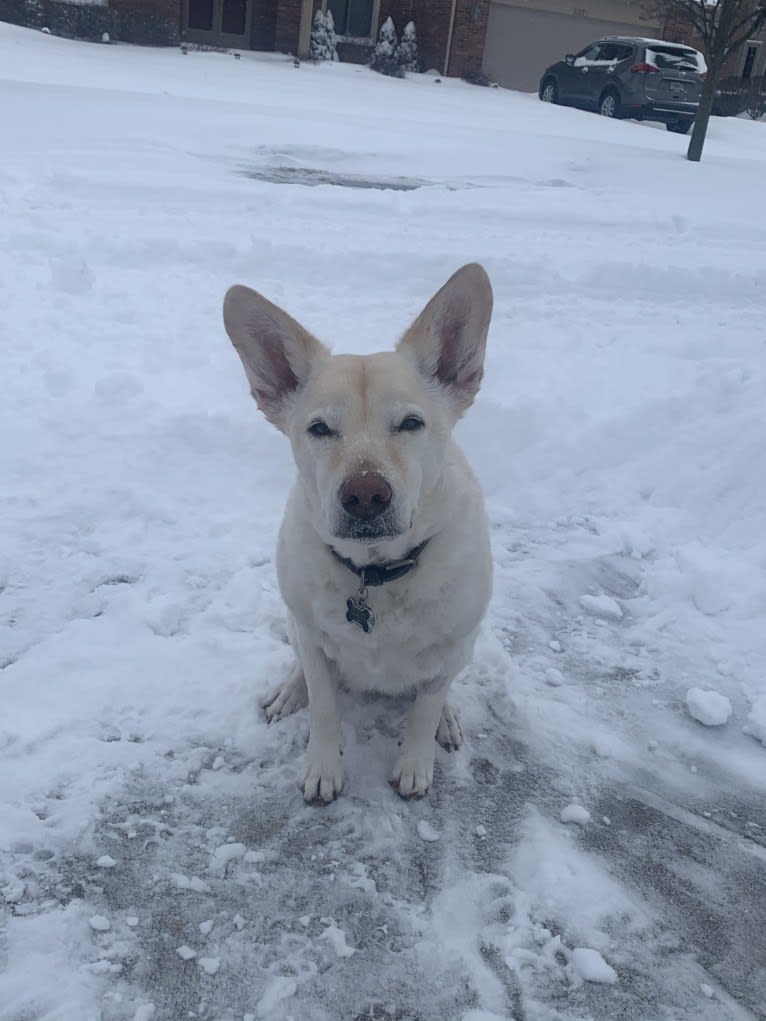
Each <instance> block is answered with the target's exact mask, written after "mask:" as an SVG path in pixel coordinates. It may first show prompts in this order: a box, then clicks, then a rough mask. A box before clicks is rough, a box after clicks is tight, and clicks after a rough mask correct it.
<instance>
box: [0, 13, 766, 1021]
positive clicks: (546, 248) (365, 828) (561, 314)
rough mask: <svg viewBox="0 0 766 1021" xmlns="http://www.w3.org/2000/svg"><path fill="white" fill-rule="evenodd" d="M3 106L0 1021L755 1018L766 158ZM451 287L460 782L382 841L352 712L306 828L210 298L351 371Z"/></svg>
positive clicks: (764, 986)
mask: <svg viewBox="0 0 766 1021" xmlns="http://www.w3.org/2000/svg"><path fill="white" fill-rule="evenodd" d="M0 95H2V102H3V109H4V111H5V112H6V115H5V117H4V126H3V142H2V146H3V158H2V161H0V242H1V244H0V308H2V316H1V317H0V369H1V371H2V381H3V390H2V392H3V399H2V401H0V437H1V438H2V439H1V442H0V515H1V518H0V528H1V532H0V535H1V537H2V542H1V545H0V895H2V900H0V903H4V915H3V916H2V926H3V927H2V931H1V932H0V1021H150V1019H152V1018H153V1019H154V1021H185V1019H188V1018H197V1019H200V1021H242V1019H247V1018H267V1019H269V1021H287V1019H290V1018H292V1019H293V1021H340V1019H343V1021H345V1019H359V1021H362V1019H378V1021H383V1019H385V1021H394V1019H396V1021H500V1019H503V1021H510V1019H513V1021H590V1019H593V1021H618V1019H619V1021H753V1019H758V1018H763V1017H766V892H765V891H766V882H765V881H764V879H765V877H766V872H765V870H766V811H764V792H765V791H766V748H765V747H764V742H766V628H764V626H763V621H764V613H765V611H766V583H765V582H764V575H765V573H766V572H765V570H764V569H765V568H766V538H764V520H766V470H764V461H765V459H766V458H765V454H766V426H765V424H764V407H766V386H765V380H766V373H765V371H764V353H765V351H764V336H765V334H766V294H765V291H764V279H765V277H764V267H765V266H766V230H765V229H764V226H763V217H762V211H761V207H762V204H763V203H762V195H763V179H764V171H765V170H766V125H764V124H753V123H750V122H748V121H743V120H736V121H721V120H716V121H714V122H713V125H712V127H711V131H710V137H709V141H708V146H707V150H706V153H705V156H704V160H703V162H702V163H701V164H700V165H690V164H688V163H686V162H685V161H684V160H683V158H682V153H683V151H684V147H685V143H684V140H683V139H681V138H679V137H678V136H674V135H671V134H668V133H666V132H663V131H659V130H657V129H656V128H654V127H650V126H642V125H637V124H630V123H610V122H605V121H604V120H602V119H599V118H597V117H595V116H592V115H589V114H584V113H580V112H578V111H572V110H562V109H559V108H555V107H548V106H543V105H542V104H539V103H538V102H537V100H536V99H535V98H534V97H529V96H522V95H519V94H514V93H510V92H505V91H503V90H487V89H480V88H477V87H471V86H468V85H465V84H463V83H460V82H454V81H449V82H442V83H440V84H436V83H435V82H434V81H433V80H432V79H431V78H429V77H427V76H423V77H413V78H410V79H408V80H407V81H404V82H401V81H392V80H388V79H383V78H380V77H378V76H375V75H373V74H371V73H370V72H368V71H367V70H366V69H363V68H356V67H352V66H343V65H341V66H338V65H335V66H319V67H311V66H303V67H301V68H299V69H295V68H293V66H292V63H291V62H290V61H288V60H286V59H283V58H281V57H278V56H273V55H272V56H263V55H259V56H255V55H244V56H243V59H242V60H240V61H234V60H233V59H231V57H228V56H226V55H217V54H200V53H190V54H189V55H188V56H185V57H184V56H182V55H181V54H180V53H179V52H177V51H169V50H149V49H146V50H142V49H134V48H130V47H107V46H88V45H84V44H79V43H72V42H66V41H63V40H59V39H55V38H52V37H47V36H44V35H41V34H37V33H33V32H27V31H23V30H21V29H16V28H12V27H10V26H7V25H0ZM280 175H281V176H280ZM275 176H276V177H277V180H275V179H274V178H275ZM403 179H404V180H405V181H407V182H412V183H415V184H417V185H418V187H417V188H415V189H413V190H402V189H386V190H379V189H377V188H360V187H351V186H340V185H343V184H345V185H348V184H349V182H351V183H353V182H354V181H357V182H358V181H360V180H366V181H370V180H373V181H377V182H380V181H383V182H389V183H394V182H396V181H399V182H400V183H401V182H402V180H403ZM331 180H337V181H340V185H338V184H330V183H327V182H328V181H331ZM296 181H300V182H301V183H296ZM304 184H312V185H313V186H312V187H306V186H304ZM471 259H478V260H480V261H481V262H483V263H484V265H485V266H486V267H487V269H488V271H489V273H490V276H491V278H492V281H493V284H494V288H495V294H496V314H495V318H494V322H493V327H492V330H491V333H490V343H489V355H488V367H487V375H486V378H485V384H484V386H483V390H482V394H481V397H480V399H479V402H478V403H477V405H476V407H475V408H474V409H472V411H471V412H470V414H469V415H468V417H467V418H466V420H465V422H464V424H463V425H461V428H460V439H461V442H462V444H463V446H464V448H465V449H466V450H467V451H468V453H469V454H470V457H471V459H472V461H473V463H474V464H475V466H476V468H477V471H478V473H479V475H480V477H481V480H482V483H483V485H484V488H485V491H486V494H487V499H488V504H489V509H490V516H491V520H492V526H493V542H494V549H495V561H496V577H495V595H494V600H493V604H492V610H491V613H490V617H489V620H488V626H487V628H486V633H485V634H484V636H483V637H482V639H481V641H480V643H479V647H478V649H477V656H476V661H475V664H474V667H473V669H472V670H471V672H470V673H469V674H468V675H467V676H466V677H465V678H464V679H463V681H462V682H461V683H460V684H458V685H457V689H456V702H457V704H458V705H459V706H460V708H461V710H462V714H463V724H464V729H465V730H466V734H467V744H466V746H465V747H464V749H463V750H462V751H461V752H460V753H459V754H458V755H456V756H452V757H449V756H447V755H446V754H441V753H440V754H439V757H438V758H437V777H436V784H435V788H434V790H433V792H432V794H431V795H430V796H429V798H428V799H427V800H425V801H423V802H420V803H405V802H402V801H400V800H399V799H398V798H397V797H396V795H394V794H393V792H392V791H391V790H390V789H389V787H388V785H387V784H386V782H385V776H386V774H387V770H388V767H389V765H390V761H391V757H392V755H393V749H394V744H395V737H396V733H397V728H398V724H399V721H400V719H401V715H402V712H403V707H402V706H401V705H400V704H397V703H390V702H388V701H386V700H370V701H369V702H367V703H365V704H360V703H359V702H357V701H354V700H352V699H349V700H348V704H347V706H346V712H345V724H344V727H345V746H346V760H345V761H346V763H347V776H348V787H347V791H346V793H345V794H344V796H343V797H342V798H341V799H340V800H339V801H338V802H337V803H335V804H333V805H332V806H331V807H330V808H328V809H327V810H325V811H321V810H316V809H312V808H309V807H306V806H304V805H303V803H302V801H301V799H300V796H299V793H298V791H297V788H296V785H295V780H296V776H297V773H298V768H299V761H300V755H301V753H302V749H303V746H304V743H305V739H306V719H305V714H303V713H301V714H299V715H297V716H295V717H293V718H291V719H289V720H288V721H286V722H284V723H282V724H280V725H278V726H274V727H271V728H269V727H267V726H266V723H265V721H264V720H263V719H262V717H261V715H260V713H259V711H258V708H257V700H258V697H259V696H260V695H261V694H263V693H264V692H265V691H266V690H267V689H268V687H269V686H270V685H271V684H272V683H273V682H274V680H275V679H276V678H279V677H281V676H282V674H283V672H284V671H285V670H286V669H287V667H288V664H289V652H288V650H287V648H286V646H285V644H284V641H283V619H282V610H281V607H280V602H279V598H278V593H277V591H276V584H275V577H274V569H273V563H272V555H273V548H274V542H275V534H276V529H277V527H278V523H279V517H280V513H281V507H282V503H283V500H284V496H285V493H286V490H287V487H288V486H289V483H290V478H291V467H290V463H289V452H288V450H287V446H286V443H285V441H284V440H283V438H281V437H280V436H279V435H278V434H276V433H275V432H274V431H273V430H271V429H270V428H269V427H268V426H267V425H266V423H265V422H264V421H263V419H262V418H261V417H260V416H259V415H258V414H257V413H256V410H255V408H254V406H253V405H252V402H251V401H250V399H249V398H248V395H247V392H246V386H245V385H244V382H243V379H242V378H241V369H240V367H239V364H238V361H237V359H236V356H235V354H234V352H233V351H232V350H231V348H230V346H229V344H228V341H227V340H226V338H225V335H224V332H223V329H222V325H221V322H220V302H221V298H222V295H223V293H224V291H225V289H226V287H227V286H228V285H229V284H231V283H234V282H236V281H239V282H243V283H247V284H250V285H252V286H255V287H257V288H258V289H260V290H262V291H263V292H264V293H265V294H267V295H268V296H269V297H270V298H272V299H273V300H275V301H277V302H279V303H281V304H283V305H285V306H286V307H287V309H288V310H289V311H290V312H291V313H292V314H293V315H295V316H296V317H297V318H299V319H300V320H301V321H303V322H304V323H305V324H306V325H307V326H308V327H309V328H310V329H312V330H313V331H314V332H316V333H317V334H318V335H319V336H320V337H322V338H323V339H324V340H326V341H328V342H330V343H331V344H332V345H333V346H334V347H335V348H336V349H337V350H340V349H346V350H354V351H359V352H367V351H372V350H375V349H378V348H380V347H386V346H389V345H391V344H392V343H393V342H394V340H395V339H396V337H397V336H398V334H399V333H400V332H401V331H402V330H403V329H404V327H405V326H406V325H407V323H408V321H409V319H410V318H411V316H412V315H414V314H415V313H416V312H417V311H418V310H419V309H420V307H421V306H422V304H423V302H424V300H425V299H427V298H428V297H429V296H430V295H431V294H432V293H433V292H434V290H435V289H436V288H437V287H438V286H439V285H440V284H441V283H442V282H443V281H444V280H445V279H446V277H447V276H448V275H449V274H450V273H451V272H452V271H453V270H454V269H456V268H457V267H458V266H459V265H461V264H462V263H464V262H467V261H469V260H471ZM691 688H701V689H704V690H714V691H715V692H717V693H718V694H720V695H722V696H724V697H725V698H727V699H729V701H730V703H731V709H732V712H731V716H730V718H729V719H728V721H727V722H725V723H722V724H721V725H714V726H705V725H703V724H702V723H700V722H697V721H696V720H695V719H692V717H691V715H690V713H689V711H688V709H687V704H686V696H687V692H688V691H689V689H691ZM708 700H709V699H708ZM703 703H704V704H707V703H706V701H705V696H703ZM694 704H697V703H694ZM711 711H712V715H713V717H715V716H716V712H718V710H716V709H715V707H713V709H712V710H711ZM703 715H704V708H703ZM719 715H720V718H723V717H724V716H725V715H726V713H725V712H724V713H723V714H720V713H719ZM562 812H563V819H564V820H568V821H562Z"/></svg>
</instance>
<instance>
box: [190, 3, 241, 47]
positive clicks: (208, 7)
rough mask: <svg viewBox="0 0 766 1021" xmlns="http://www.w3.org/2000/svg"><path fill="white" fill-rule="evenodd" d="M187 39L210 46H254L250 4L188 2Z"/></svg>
mask: <svg viewBox="0 0 766 1021" xmlns="http://www.w3.org/2000/svg"><path fill="white" fill-rule="evenodd" d="M184 10H185V15H186V16H185V19H184V21H185V24H184V38H185V39H187V40H188V41H189V42H192V43H203V44H206V45H208V46H236V47H240V48H243V49H244V48H247V47H249V46H250V20H251V3H250V0H186V3H185V4H184Z"/></svg>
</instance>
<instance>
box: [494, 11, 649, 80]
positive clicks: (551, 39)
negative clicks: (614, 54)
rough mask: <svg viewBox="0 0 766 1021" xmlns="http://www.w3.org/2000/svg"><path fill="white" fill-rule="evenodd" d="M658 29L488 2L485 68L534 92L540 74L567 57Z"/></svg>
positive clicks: (644, 34)
mask: <svg viewBox="0 0 766 1021" xmlns="http://www.w3.org/2000/svg"><path fill="white" fill-rule="evenodd" d="M657 32H658V28H657V26H656V25H646V24H644V25H641V26H640V27H639V26H637V25H636V24H633V25H628V24H624V23H620V22H617V21H599V20H596V19H594V18H586V17H575V16H573V15H571V14H556V13H554V12H552V11H532V10H530V9H529V8H525V7H513V6H511V5H510V4H505V3H501V2H499V0H492V2H491V3H490V8H489V22H488V25H487V42H486V46H485V48H484V70H485V72H486V73H487V74H488V75H489V77H490V78H491V79H492V80H493V81H496V82H498V83H499V84H500V85H504V86H505V87H506V88H508V89H521V90H522V91H525V92H532V91H537V86H538V84H539V82H540V76H541V75H542V73H543V71H544V70H545V68H546V67H547V66H548V65H549V64H553V63H554V61H556V60H561V58H562V57H563V56H564V54H565V53H575V52H576V51H577V50H581V49H582V48H583V47H584V46H587V44H588V43H589V42H593V41H594V40H595V39H600V38H601V36H605V35H634V36H654V37H655V38H656V36H657Z"/></svg>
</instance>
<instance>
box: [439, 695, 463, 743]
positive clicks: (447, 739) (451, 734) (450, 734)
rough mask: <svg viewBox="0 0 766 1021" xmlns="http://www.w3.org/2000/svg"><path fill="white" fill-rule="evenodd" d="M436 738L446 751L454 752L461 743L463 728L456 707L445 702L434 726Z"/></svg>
mask: <svg viewBox="0 0 766 1021" xmlns="http://www.w3.org/2000/svg"><path fill="white" fill-rule="evenodd" d="M436 740H437V741H438V742H439V744H440V745H441V746H442V748H444V750H445V751H448V752H456V751H457V750H458V748H459V747H460V746H461V745H462V743H463V728H462V727H461V726H460V714H459V713H458V711H457V709H453V708H452V706H451V705H447V703H446V702H445V703H444V705H443V706H442V714H441V717H440V718H439V726H438V727H437V728H436Z"/></svg>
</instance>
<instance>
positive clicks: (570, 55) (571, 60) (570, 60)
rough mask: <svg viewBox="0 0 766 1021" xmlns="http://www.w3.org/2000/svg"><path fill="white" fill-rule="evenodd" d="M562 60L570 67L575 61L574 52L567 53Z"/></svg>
mask: <svg viewBox="0 0 766 1021" xmlns="http://www.w3.org/2000/svg"><path fill="white" fill-rule="evenodd" d="M564 60H565V61H566V62H567V64H569V66H570V67H571V66H572V64H574V62H575V58H574V53H567V55H566V56H565V57H564Z"/></svg>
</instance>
